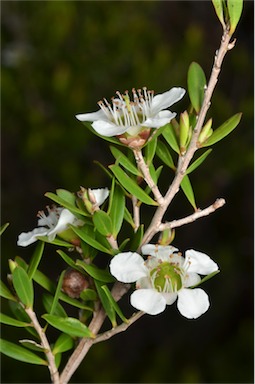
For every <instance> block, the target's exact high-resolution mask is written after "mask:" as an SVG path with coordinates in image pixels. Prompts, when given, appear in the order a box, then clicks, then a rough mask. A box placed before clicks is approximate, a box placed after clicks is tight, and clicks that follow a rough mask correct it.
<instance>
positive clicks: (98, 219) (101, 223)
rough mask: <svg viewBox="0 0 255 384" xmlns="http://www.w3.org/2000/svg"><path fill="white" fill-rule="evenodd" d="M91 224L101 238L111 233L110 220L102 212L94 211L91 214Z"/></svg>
mask: <svg viewBox="0 0 255 384" xmlns="http://www.w3.org/2000/svg"><path fill="white" fill-rule="evenodd" d="M92 219H93V223H94V225H95V227H96V229H97V230H98V232H99V233H101V235H103V236H106V237H107V236H110V235H111V234H112V232H113V229H112V220H111V218H110V217H109V215H107V213H106V212H104V211H101V210H99V211H96V212H94V214H93V217H92Z"/></svg>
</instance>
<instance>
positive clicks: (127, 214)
mask: <svg viewBox="0 0 255 384" xmlns="http://www.w3.org/2000/svg"><path fill="white" fill-rule="evenodd" d="M124 219H125V220H126V222H127V223H128V224H130V225H131V227H132V228H135V223H134V220H133V218H132V215H131V213H130V212H129V210H128V209H127V207H125V210H124Z"/></svg>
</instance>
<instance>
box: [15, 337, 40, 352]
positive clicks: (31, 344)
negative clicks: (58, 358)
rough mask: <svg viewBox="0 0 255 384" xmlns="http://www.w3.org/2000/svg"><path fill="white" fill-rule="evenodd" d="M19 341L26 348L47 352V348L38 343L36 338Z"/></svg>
mask: <svg viewBox="0 0 255 384" xmlns="http://www.w3.org/2000/svg"><path fill="white" fill-rule="evenodd" d="M19 342H20V343H21V344H22V345H23V346H24V347H26V348H28V349H31V350H32V351H37V352H45V351H46V349H45V348H43V347H42V346H41V344H39V343H37V342H36V341H34V340H29V339H23V340H19Z"/></svg>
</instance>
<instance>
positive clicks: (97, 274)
mask: <svg viewBox="0 0 255 384" xmlns="http://www.w3.org/2000/svg"><path fill="white" fill-rule="evenodd" d="M76 265H79V267H81V268H83V269H84V271H86V272H87V273H88V274H89V275H90V276H92V277H93V278H94V279H96V280H100V281H102V282H104V283H112V282H113V281H114V278H113V277H112V275H111V274H110V272H108V271H107V270H104V269H99V268H98V267H96V266H95V265H94V264H87V263H85V262H84V261H82V260H77V261H76Z"/></svg>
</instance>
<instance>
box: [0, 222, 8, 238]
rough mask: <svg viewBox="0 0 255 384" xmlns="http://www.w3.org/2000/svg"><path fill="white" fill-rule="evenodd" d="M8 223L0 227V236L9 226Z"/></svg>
mask: <svg viewBox="0 0 255 384" xmlns="http://www.w3.org/2000/svg"><path fill="white" fill-rule="evenodd" d="M9 225H10V223H6V224H4V225H2V226H1V228H0V236H1V235H2V234H3V233H4V231H5V230H6V229H7V228H8V227H9Z"/></svg>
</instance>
